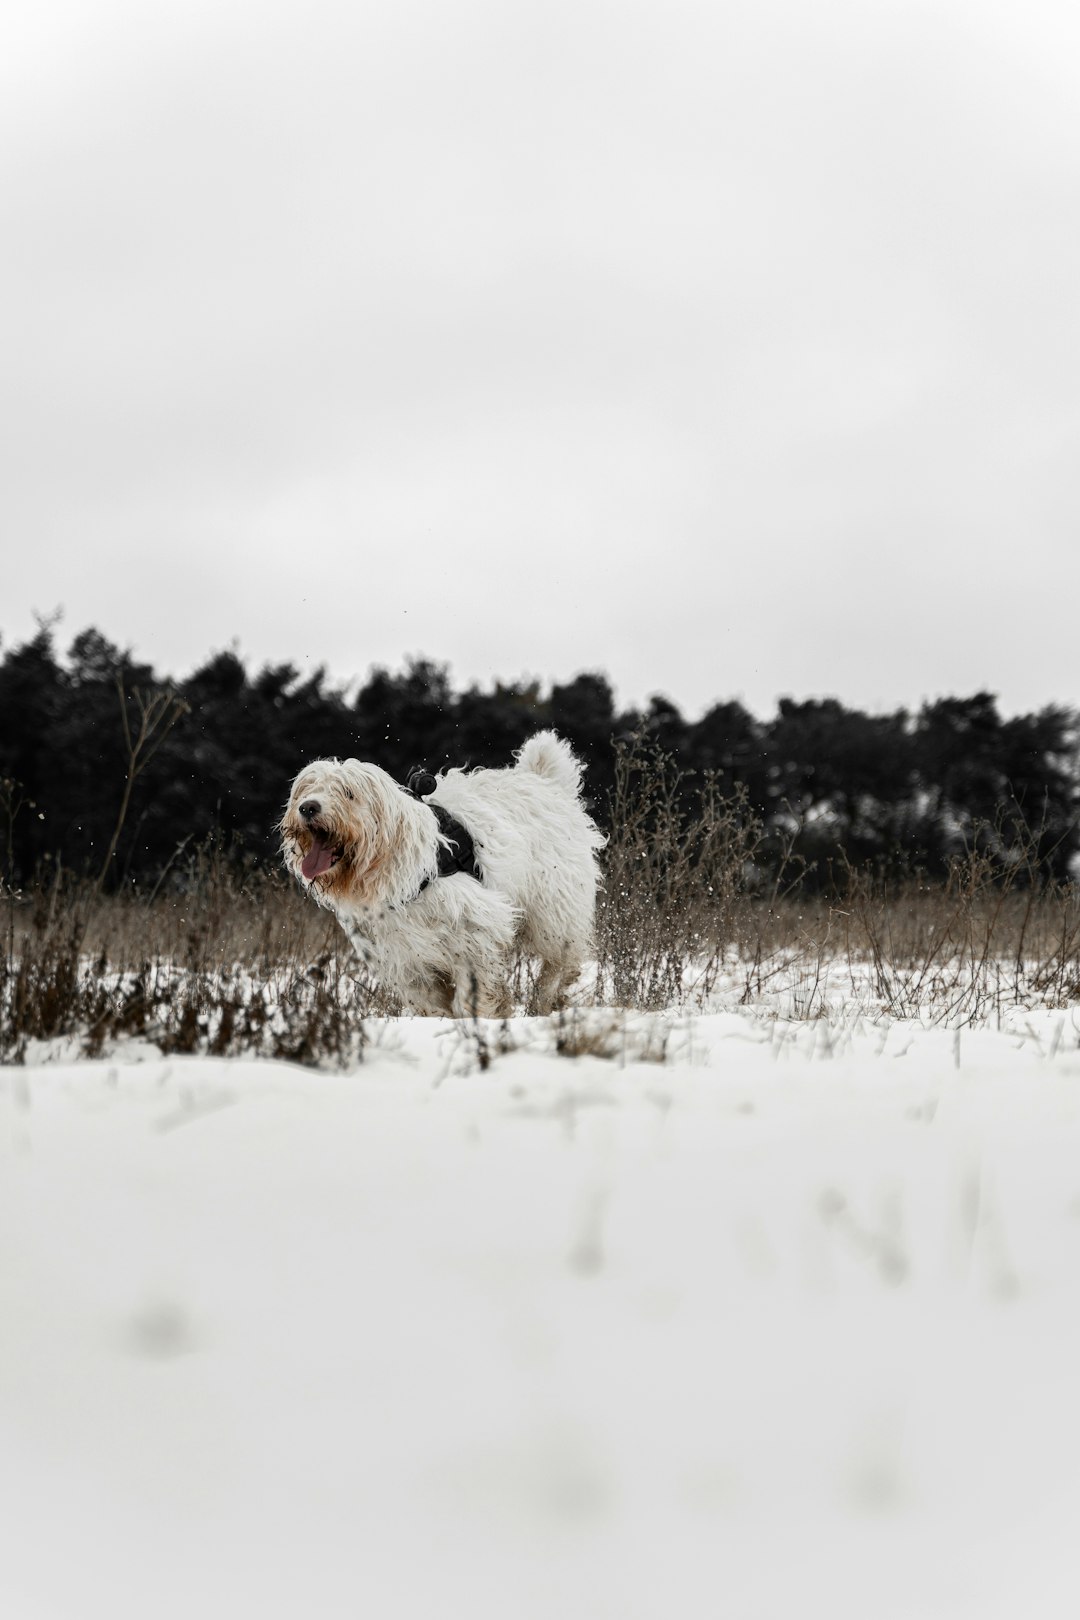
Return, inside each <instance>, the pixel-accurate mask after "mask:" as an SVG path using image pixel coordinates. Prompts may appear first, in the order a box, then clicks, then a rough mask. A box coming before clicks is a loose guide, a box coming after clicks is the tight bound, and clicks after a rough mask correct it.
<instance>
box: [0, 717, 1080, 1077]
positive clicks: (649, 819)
mask: <svg viewBox="0 0 1080 1620" xmlns="http://www.w3.org/2000/svg"><path fill="white" fill-rule="evenodd" d="M612 809H613V817H612V824H613V827H614V832H613V835H612V837H611V840H610V843H609V845H608V848H607V851H606V855H605V862H606V865H605V881H604V888H603V893H602V896H601V903H600V907H599V913H598V953H597V963H596V970H595V981H594V984H593V987H592V993H591V997H590V998H588V999H591V1000H592V1001H593V1002H594V1003H595V1004H596V1005H597V1006H599V1007H606V1008H619V1009H624V1010H629V1011H633V1012H643V1013H655V1012H658V1011H663V1010H666V1009H671V1008H676V1007H683V1008H691V1009H692V1008H699V1009H701V1008H707V1007H709V1006H717V1005H726V1006H733V1005H739V1004H741V1005H748V1006H754V1007H756V1008H758V1009H760V1010H762V1011H765V1012H773V1013H776V1014H778V1015H782V1016H785V1017H789V1018H798V1019H813V1018H822V1017H828V1016H831V1015H834V1014H835V1013H836V1012H837V1011H838V1010H839V1009H841V1008H852V1007H854V1008H856V1009H859V1010H865V1011H868V1012H872V1013H874V1014H875V1015H880V1014H885V1015H889V1016H897V1017H909V1018H912V1017H913V1018H919V1019H920V1020H922V1021H924V1022H926V1021H929V1022H937V1023H945V1024H949V1025H953V1026H960V1025H965V1024H972V1023H978V1022H981V1021H984V1020H986V1019H988V1018H990V1017H993V1016H995V1015H996V1016H1000V1015H1001V1013H1002V1012H1003V1011H1004V1010H1006V1009H1008V1008H1012V1007H1017V1006H1019V1007H1035V1006H1050V1007H1056V1008H1062V1007H1067V1006H1069V1005H1072V1004H1074V1003H1075V1002H1076V1001H1077V1000H1078V999H1080V893H1078V891H1077V889H1076V887H1075V886H1073V885H1064V886H1055V885H1048V884H1045V883H1041V882H1040V881H1039V880H1038V876H1037V873H1036V872H1035V870H1034V864H1033V862H1025V860H1024V859H1023V858H1020V859H1018V858H1017V856H1016V852H1015V849H1014V850H1013V851H1012V852H1011V853H1010V855H1009V857H1008V859H1007V860H1005V859H1004V858H1002V857H995V856H994V855H993V854H990V853H987V851H986V848H985V847H980V848H975V849H972V850H970V851H969V852H967V853H966V854H964V855H963V856H961V857H959V858H958V859H957V860H956V861H955V862H954V864H953V868H952V870H951V872H950V874H949V877H948V880H947V882H946V883H945V884H943V885H937V886H928V885H926V884H922V883H919V882H915V881H912V882H908V883H904V884H900V885H895V884H894V885H888V884H885V883H883V882H881V881H876V880H874V879H873V878H872V877H870V876H869V875H867V874H866V873H862V872H855V871H851V870H849V871H848V872H846V873H845V874H843V884H842V889H843V892H842V897H840V898H834V899H831V900H828V899H825V898H822V897H820V896H811V897H807V896H805V895H800V893H799V891H798V886H797V884H796V883H795V882H793V881H792V882H786V880H785V879H783V878H781V879H780V880H772V881H770V882H769V884H768V885H767V886H766V885H764V884H763V883H762V880H761V878H760V873H759V868H758V865H757V863H756V859H755V857H756V855H757V853H758V850H759V848H760V839H761V829H760V826H759V824H758V823H757V822H756V821H755V819H754V817H753V815H752V814H751V813H750V812H749V810H748V807H747V805H746V802H745V800H744V799H742V798H740V797H736V798H735V799H727V800H724V799H722V798H721V797H720V795H719V794H718V793H717V791H716V787H715V784H714V783H712V782H710V781H708V780H706V781H704V782H702V783H700V784H699V785H698V787H697V789H696V790H695V791H691V790H690V784H688V783H687V782H686V781H685V779H683V778H681V777H680V776H679V774H678V773H677V771H676V770H675V768H674V766H673V765H672V763H671V762H670V761H669V760H668V759H666V758H665V757H664V756H663V754H661V753H660V752H659V751H658V750H656V749H654V748H651V747H649V746H648V745H645V744H642V743H641V742H640V741H637V742H633V743H631V744H629V745H627V746H626V747H624V748H623V749H622V750H621V751H620V758H619V764H618V772H617V778H616V786H615V795H614V802H613V806H612ZM0 918H2V922H3V931H4V935H5V941H4V943H5V949H4V952H3V957H2V959H0V1061H6V1062H19V1061H22V1060H24V1059H25V1058H27V1057H28V1056H32V1055H33V1053H34V1051H35V1043H53V1044H54V1046H55V1045H57V1044H58V1045H59V1047H60V1049H62V1050H66V1051H70V1052H72V1053H73V1054H74V1053H80V1054H85V1055H88V1056H97V1055H101V1054H102V1053H106V1052H108V1051H109V1050H110V1049H111V1048H112V1047H113V1046H114V1045H115V1044H116V1043H117V1042H119V1041H123V1040H132V1039H136V1040H145V1041H146V1042H148V1043H152V1044H153V1045H154V1046H155V1047H156V1048H157V1049H159V1050H161V1051H165V1052H203V1053H212V1054H217V1055H238V1054H241V1053H243V1054H248V1055H256V1056H266V1057H274V1058H279V1059H281V1058H284V1059H289V1060H292V1061H295V1062H300V1063H307V1064H315V1065H346V1064H349V1063H352V1062H354V1061H356V1060H357V1058H358V1057H360V1056H361V1055H362V1052H363V1048H364V1044H365V1042H366V1040H367V1038H368V1032H369V1030H370V1028H371V1021H372V1020H373V1019H377V1018H379V1017H382V1016H384V1015H386V1014H388V1013H393V1012H395V1011H397V1010H399V1009H398V1008H397V1007H396V1006H395V1004H394V1003H393V1002H391V1001H389V1000H387V999H386V998H385V997H383V996H381V995H380V992H379V990H378V987H377V986H376V985H374V984H372V983H371V982H370V981H369V980H368V979H367V977H366V975H365V973H364V971H363V969H362V968H360V966H359V964H358V963H357V961H356V959H355V958H354V957H353V955H352V953H351V952H350V950H349V948H348V945H347V943H346V941H345V939H344V936H343V935H342V933H341V931H340V929H339V928H338V927H337V925H336V924H335V923H334V921H333V919H332V918H330V917H329V916H328V915H327V914H326V913H324V912H320V911H319V910H318V909H317V908H316V907H314V906H312V905H310V904H307V903H305V902H304V900H303V899H302V898H301V897H300V896H299V895H298V894H297V893H296V890H295V888H294V886H293V885H292V884H291V883H290V882H289V881H288V880H286V879H285V878H284V877H283V876H282V875H281V874H280V873H278V872H276V871H269V872H260V871H257V870H254V869H252V868H248V867H244V866H243V864H242V863H238V862H237V861H236V860H234V859H230V858H227V856H226V854H225V853H224V852H223V851H222V850H221V849H220V848H218V847H217V846H216V845H214V844H213V843H211V844H210V845H209V846H208V847H207V848H205V849H203V850H201V851H198V852H195V853H194V854H189V855H188V856H187V858H186V861H185V864H184V866H183V868H182V869H179V870H178V869H174V870H173V871H172V872H170V873H169V875H168V879H167V882H166V883H165V884H162V885H161V886H160V889H159V891H156V892H154V893H152V894H149V895H143V894H139V893H137V892H127V893H122V894H119V895H113V896H104V895H102V894H101V893H100V892H99V886H98V885H97V884H95V883H91V882H87V881H83V882H79V881H76V880H74V879H72V878H71V877H70V876H68V875H65V874H62V873H57V874H55V875H54V876H53V877H52V878H51V879H50V880H49V881H46V882H43V883H41V884H39V885H38V886H36V887H35V888H34V889H33V890H32V891H30V892H27V893H25V894H16V893H13V892H12V891H11V889H10V887H7V888H5V889H4V890H3V892H2V896H0ZM529 982H530V980H529V972H528V968H527V966H519V969H518V972H517V976H516V980H515V983H516V985H517V989H518V993H519V1001H520V1002H521V1004H522V1005H525V1004H526V1002H527V996H528V987H529ZM466 1022H468V1021H466ZM626 1027H627V1026H626V1022H625V1018H624V1019H622V1021H621V1022H618V1021H616V1022H614V1023H612V1022H610V1020H609V1022H608V1023H606V1024H603V1025H602V1026H601V1025H598V1024H597V1023H596V1022H595V1020H593V1019H591V1018H589V1019H582V1018H580V1017H579V1016H578V1015H577V1014H575V1013H573V1012H570V1013H568V1014H566V1015H564V1016H563V1017H562V1018H561V1019H559V1020H556V1021H553V1024H552V1030H553V1038H554V1040H555V1049H556V1051H558V1052H560V1053H563V1054H564V1055H566V1056H580V1055H582V1054H585V1053H592V1054H594V1055H611V1054H612V1053H613V1052H614V1051H616V1050H617V1049H618V1050H622V1049H623V1047H624V1046H625V1030H626ZM471 1028H472V1034H471V1036H470V1039H472V1040H473V1042H474V1044H476V1047H477V1052H476V1057H477V1061H478V1062H479V1063H480V1065H481V1067H486V1066H487V1064H488V1063H489V1062H490V1061H491V1059H492V1058H493V1057H494V1056H496V1055H498V1054H499V1053H500V1052H501V1051H503V1050H504V1049H505V1046H506V1041H507V1039H508V1036H507V1033H506V1031H505V1030H504V1031H503V1033H502V1035H500V1036H496V1035H494V1034H492V1033H491V1032H488V1031H487V1030H486V1029H485V1028H484V1026H483V1025H482V1024H481V1023H480V1021H478V1020H475V1019H474V1020H472V1025H471ZM661 1057H662V1054H661Z"/></svg>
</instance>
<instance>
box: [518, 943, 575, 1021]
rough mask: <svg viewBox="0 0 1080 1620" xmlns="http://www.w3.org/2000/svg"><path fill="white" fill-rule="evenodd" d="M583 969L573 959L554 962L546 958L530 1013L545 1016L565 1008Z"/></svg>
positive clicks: (541, 965) (558, 959)
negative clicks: (569, 994)
mask: <svg viewBox="0 0 1080 1620" xmlns="http://www.w3.org/2000/svg"><path fill="white" fill-rule="evenodd" d="M581 969H582V963H581V962H580V961H576V960H574V959H573V958H572V957H571V958H567V957H559V958H557V959H556V960H554V961H552V960H551V959H550V958H547V957H545V958H544V959H543V960H542V961H541V963H540V973H539V975H538V977H537V980H536V989H535V990H534V991H533V996H532V1005H531V1007H530V1011H531V1012H535V1013H539V1014H540V1015H541V1016H543V1015H545V1014H547V1013H552V1012H557V1011H558V1009H559V1008H560V1007H564V1006H565V1005H566V998H567V994H568V992H569V990H570V988H571V986H572V985H573V983H574V980H575V979H576V978H577V976H578V974H579V973H580V972H581Z"/></svg>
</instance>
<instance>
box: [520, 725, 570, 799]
mask: <svg viewBox="0 0 1080 1620" xmlns="http://www.w3.org/2000/svg"><path fill="white" fill-rule="evenodd" d="M517 768H518V770H519V771H533V772H534V773H535V774H536V775H537V776H542V777H544V779H545V780H546V781H548V782H557V783H558V785H559V786H560V787H562V788H565V789H566V791H567V792H568V793H575V794H576V793H580V791H581V761H580V760H579V759H577V758H575V756H574V752H573V750H572V749H571V747H570V744H569V743H565V742H563V740H562V738H561V737H557V736H556V735H555V733H554V732H553V731H538V732H537V733H536V735H535V737H530V738H529V740H528V742H527V743H525V744H524V745H523V747H521V748H520V749H519V750H518V755H517Z"/></svg>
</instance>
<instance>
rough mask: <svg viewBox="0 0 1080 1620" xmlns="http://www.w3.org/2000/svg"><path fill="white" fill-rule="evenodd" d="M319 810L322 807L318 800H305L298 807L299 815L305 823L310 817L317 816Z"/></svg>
mask: <svg viewBox="0 0 1080 1620" xmlns="http://www.w3.org/2000/svg"><path fill="white" fill-rule="evenodd" d="M321 809H322V806H321V805H320V803H319V801H318V799H305V800H304V802H303V804H302V805H301V806H300V814H301V815H302V816H303V818H304V820H305V821H310V820H311V818H312V816H317V815H318V813H319V811H320V810H321Z"/></svg>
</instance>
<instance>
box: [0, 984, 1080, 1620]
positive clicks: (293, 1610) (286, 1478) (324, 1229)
mask: <svg viewBox="0 0 1080 1620" xmlns="http://www.w3.org/2000/svg"><path fill="white" fill-rule="evenodd" d="M592 1016H593V1017H594V1018H595V1019H596V1020H598V1021H599V1022H600V1023H603V1022H604V1021H605V1018H606V1019H607V1022H608V1023H610V1022H611V1021H612V1016H613V1015H604V1014H602V1013H596V1014H593V1015H592ZM1078 1024H1080V1019H1078V1018H1077V1017H1075V1016H1073V1015H1069V1014H1062V1013H1043V1014H1038V1015H1027V1014H1016V1015H1014V1017H1013V1019H1012V1023H1011V1026H1008V1027H1005V1028H1001V1029H987V1030H983V1031H962V1032H960V1033H959V1034H957V1033H955V1032H946V1031H941V1030H931V1029H921V1028H919V1027H918V1026H916V1025H912V1024H902V1023H892V1024H889V1023H886V1022H884V1021H880V1020H879V1021H877V1022H869V1021H866V1020H860V1019H857V1018H854V1017H853V1018H851V1019H848V1020H846V1021H845V1020H843V1019H838V1020H833V1021H830V1022H824V1021H819V1022H817V1023H812V1024H785V1023H783V1022H769V1021H765V1020H763V1019H760V1018H755V1017H754V1016H753V1015H752V1014H750V1013H719V1014H715V1015H710V1016H700V1017H696V1018H693V1019H677V1018H673V1019H671V1020H669V1021H668V1023H667V1024H666V1025H665V1024H663V1022H662V1021H661V1024H660V1025H659V1026H658V1025H657V1024H656V1023H655V1022H654V1023H653V1024H652V1025H651V1026H650V1024H649V1021H648V1020H644V1019H638V1020H633V1019H632V1020H630V1021H629V1023H628V1025H627V1026H626V1029H625V1030H617V1031H616V1034H615V1035H614V1037H613V1038H612V1040H611V1043H610V1044H611V1047H612V1050H613V1052H614V1056H612V1057H609V1058H602V1057H598V1056H588V1055H587V1056H579V1057H577V1058H574V1059H572V1060H571V1059H568V1058H566V1057H563V1056H559V1055H557V1054H556V1053H555V1051H554V1049H553V1040H552V1035H551V1031H550V1030H549V1029H548V1027H547V1026H546V1025H544V1024H541V1023H531V1024H530V1023H527V1022H525V1021H521V1022H519V1023H518V1024H516V1025H515V1026H513V1027H514V1032H515V1041H516V1042H517V1049H516V1050H514V1051H511V1052H506V1053H502V1054H501V1055H497V1056H496V1057H495V1059H494V1061H493V1062H492V1063H491V1064H490V1066H488V1067H487V1068H486V1069H484V1068H481V1067H480V1066H479V1064H478V1062H477V1051H476V1045H475V1041H474V1040H473V1039H472V1038H471V1037H470V1036H468V1035H467V1034H462V1032H461V1031H459V1030H457V1029H455V1028H453V1027H452V1026H450V1025H448V1024H444V1023H439V1022H435V1021H408V1020H403V1021H400V1022H397V1023H392V1024H390V1025H389V1026H387V1027H386V1029H385V1030H384V1032H383V1035H382V1038H381V1039H380V1041H379V1042H378V1043H377V1044H376V1045H374V1046H372V1047H370V1048H369V1049H368V1051H367V1054H366V1057H365V1061H364V1062H363V1064H362V1065H361V1066H360V1067H359V1068H358V1069H356V1070H355V1072H353V1073H350V1074H348V1075H335V1076H329V1075H324V1074H317V1073H312V1072H310V1071H306V1070H304V1071H301V1070H299V1069H292V1068H289V1067H287V1066H283V1065H273V1064H268V1063H254V1062H243V1061H236V1060H233V1061H224V1060H214V1059H175V1058H173V1059H163V1058H161V1057H160V1056H157V1055H155V1054H154V1052H153V1051H152V1050H146V1049H145V1048H144V1049H141V1050H139V1049H135V1048H133V1049H131V1050H130V1051H129V1052H128V1053H127V1054H126V1055H124V1056H123V1057H117V1058H116V1059H114V1060H112V1061H109V1062H101V1063H89V1062H84V1063H79V1064H65V1063H47V1064H41V1065H40V1066H37V1067H30V1068H26V1069H15V1068H8V1069H3V1070H0V1613H2V1614H3V1615H4V1616H8V1617H11V1620H96V1617H97V1616H102V1617H105V1616H109V1617H113V1620H136V1617H138V1620H144V1617H152V1620H174V1617H175V1620H180V1617H184V1620H188V1617H190V1616H193V1615H198V1616H205V1617H208V1620H218V1617H219V1616H220V1617H229V1620H247V1617H248V1616H250V1617H252V1620H256V1617H257V1620H277V1617H290V1620H291V1617H307V1616H311V1617H314V1620H338V1617H341V1620H345V1617H359V1616H371V1617H374V1620H398V1617H409V1620H411V1617H414V1616H416V1617H427V1616H434V1615H440V1616H448V1617H457V1616H462V1617H468V1620H486V1617H487V1616H498V1617H507V1620H519V1617H521V1620H533V1617H536V1620H541V1617H543V1620H555V1617H558V1620H578V1617H581V1620H636V1617H642V1620H644V1617H648V1620H652V1617H660V1616H664V1617H668V1616H671V1617H675V1620H686V1617H696V1616H703V1617H705V1616H708V1617H721V1616H722V1617H732V1620H756V1617H762V1620H773V1617H777V1620H780V1617H783V1620H787V1617H788V1616H792V1615H806V1616H814V1617H816V1616H819V1615H820V1616H823V1617H824V1616H828V1617H830V1620H834V1617H848V1616H850V1617H852V1620H854V1617H859V1620H894V1617H895V1620H900V1617H912V1620H915V1617H918V1620H935V1617H939V1616H940V1617H948V1620H953V1617H963V1616H972V1617H978V1620H987V1617H990V1616H1003V1617H1004V1616H1008V1617H1017V1616H1038V1617H1039V1620H1047V1617H1054V1616H1058V1615H1061V1616H1066V1615H1068V1616H1075V1615H1076V1614H1077V1613H1078V1612H1080V1536H1078V1532H1077V1526H1078V1524H1080V1398H1078V1385H1080V1050H1078ZM658 1027H659V1028H663V1029H666V1031H667V1059H666V1061H665V1062H664V1063H655V1062H643V1061H640V1060H639V1057H640V1054H641V1053H642V1051H644V1050H645V1049H646V1047H647V1045H648V1040H649V1036H650V1031H651V1036H652V1038H653V1042H654V1044H655V1036H656V1032H657V1028H658ZM136 1060H139V1061H136Z"/></svg>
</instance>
